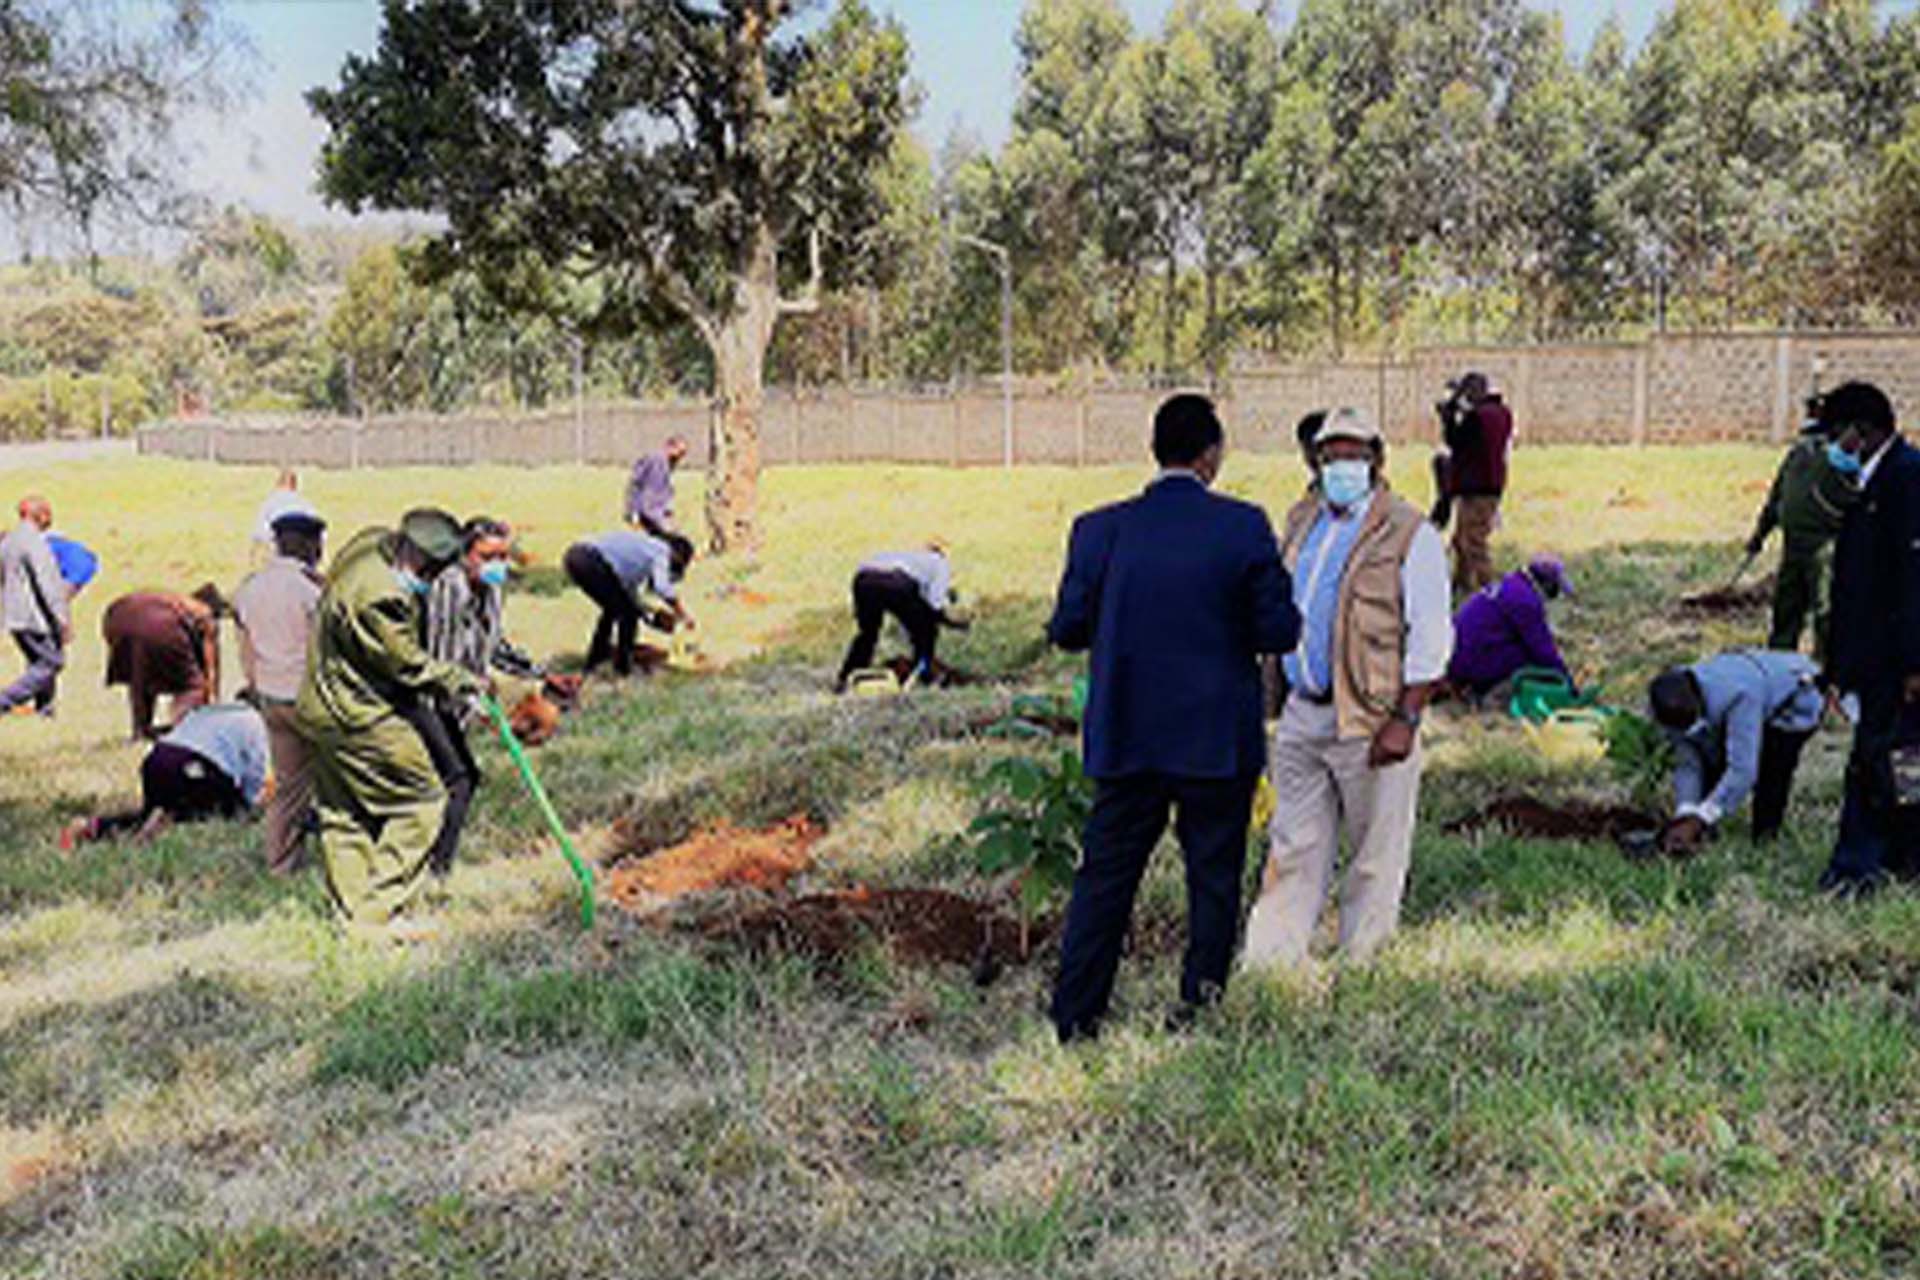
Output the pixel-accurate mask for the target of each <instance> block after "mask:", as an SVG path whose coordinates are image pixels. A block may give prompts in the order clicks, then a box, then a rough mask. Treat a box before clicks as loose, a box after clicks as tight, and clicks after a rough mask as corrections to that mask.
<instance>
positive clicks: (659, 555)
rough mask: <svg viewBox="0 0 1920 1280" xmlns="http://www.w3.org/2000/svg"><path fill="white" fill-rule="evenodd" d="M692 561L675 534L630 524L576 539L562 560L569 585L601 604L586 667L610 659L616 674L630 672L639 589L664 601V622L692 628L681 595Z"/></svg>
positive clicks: (687, 547)
mask: <svg viewBox="0 0 1920 1280" xmlns="http://www.w3.org/2000/svg"><path fill="white" fill-rule="evenodd" d="M691 563H693V543H692V541H691V540H689V539H687V538H684V537H681V536H680V535H679V534H669V535H667V536H666V537H664V538H658V537H655V536H654V535H653V534H650V533H639V532H637V531H634V530H630V529H615V530H613V531H612V532H610V533H602V534H597V535H595V536H594V537H591V538H587V539H584V540H582V541H580V542H576V543H574V544H573V545H572V546H571V547H568V548H567V554H566V556H565V558H564V559H562V561H561V565H562V567H564V568H565V569H566V571H567V577H568V578H570V579H572V581H573V585H574V586H576V587H578V588H580V590H582V591H584V592H585V593H586V595H587V598H588V599H589V600H592V601H593V602H594V603H595V604H597V605H599V606H600V618H599V620H598V621H597V622H595V623H594V626H593V639H592V641H591V642H590V643H589V644H588V646H587V663H586V667H585V671H586V673H587V674H592V672H593V670H594V668H596V667H598V666H599V665H600V664H601V663H603V662H605V661H607V660H608V659H609V658H611V659H612V660H613V673H614V674H615V675H617V676H629V675H632V674H633V647H634V643H635V641H636V640H637V639H638V637H639V630H640V619H641V617H642V615H643V613H644V610H642V608H641V606H640V592H641V590H642V589H645V590H647V591H650V592H651V593H652V594H653V595H655V596H657V597H659V599H661V600H662V601H665V603H666V606H667V608H668V609H669V610H671V612H670V613H669V614H668V615H667V618H666V621H667V623H668V625H669V627H671V626H672V625H674V624H678V625H681V626H685V627H687V628H688V629H690V630H691V629H692V628H693V626H694V621H693V615H692V614H691V613H688V612H687V606H686V605H685V604H684V603H683V602H682V601H681V599H680V586H679V584H680V582H681V580H682V579H684V578H685V577H686V576H687V566H688V565H689V564H691Z"/></svg>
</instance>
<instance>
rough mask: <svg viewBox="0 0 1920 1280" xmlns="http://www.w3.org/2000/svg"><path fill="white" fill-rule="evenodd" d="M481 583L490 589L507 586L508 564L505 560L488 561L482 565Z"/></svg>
mask: <svg viewBox="0 0 1920 1280" xmlns="http://www.w3.org/2000/svg"><path fill="white" fill-rule="evenodd" d="M480 581H482V582H484V583H486V584H487V585H488V586H490V587H504V586H506V585H507V562H506V561H505V560H488V561H487V562H485V563H484V564H482V565H481V566H480Z"/></svg>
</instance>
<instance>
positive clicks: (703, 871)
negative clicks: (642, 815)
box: [607, 817, 821, 912]
mask: <svg viewBox="0 0 1920 1280" xmlns="http://www.w3.org/2000/svg"><path fill="white" fill-rule="evenodd" d="M820 836H821V831H820V829H819V828H818V827H816V826H814V825H813V823H811V822H809V821H808V820H807V819H806V818H804V817H795V818H789V819H787V820H786V821H785V822H783V823H781V824H779V825H778V826H775V827H769V828H767V829H766V830H765V831H745V830H742V829H741V828H739V827H736V826H734V825H733V824H731V823H727V822H720V823H715V824H714V825H713V826H711V827H707V828H705V829H703V830H701V831H698V832H696V833H694V835H693V836H692V837H691V838H690V839H688V840H684V841H682V842H681V843H679V844H677V845H674V846H673V847H672V848H670V849H662V850H660V851H659V852H657V853H652V854H648V855H647V856H645V857H642V858H636V859H633V860H631V861H628V862H625V863H622V864H621V865H619V866H616V867H615V868H614V869H613V871H612V873H611V874H609V875H608V877H607V896H609V897H611V898H612V899H613V900H614V901H615V902H616V903H618V904H620V905H621V906H623V907H625V908H627V909H628V910H629V911H635V912H649V911H655V910H658V909H659V908H661V907H662V906H665V905H666V904H667V903H670V902H672V901H673V900H675V899H676V898H684V897H686V896H687V895H688V894H691V893H704V892H708V891H711V890H715V889H779V888H782V887H784V886H785V885H786V883H787V881H789V880H791V879H793V877H794V876H796V875H798V874H800V873H801V872H802V871H805V870H806V869H807V868H808V867H810V866H812V865H813V846H814V845H815V844H816V843H817V842H818V841H819V839H820Z"/></svg>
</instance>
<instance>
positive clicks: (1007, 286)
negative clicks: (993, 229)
mask: <svg viewBox="0 0 1920 1280" xmlns="http://www.w3.org/2000/svg"><path fill="white" fill-rule="evenodd" d="M953 238H954V239H955V240H958V241H959V242H960V243H962V244H966V245H971V246H973V247H974V248H976V249H978V250H980V251H981V252H983V253H990V254H992V255H993V256H994V257H995V258H996V259H997V260H998V261H999V263H1000V455H1001V459H1000V460H1001V465H1003V466H1006V467H1011V466H1013V255H1012V254H1011V253H1009V252H1007V247H1006V246H1005V245H1002V244H995V243H994V242H993V241H991V240H982V239H981V238H980V237H979V236H970V235H967V234H966V233H964V232H959V231H956V232H955V233H954V235H953Z"/></svg>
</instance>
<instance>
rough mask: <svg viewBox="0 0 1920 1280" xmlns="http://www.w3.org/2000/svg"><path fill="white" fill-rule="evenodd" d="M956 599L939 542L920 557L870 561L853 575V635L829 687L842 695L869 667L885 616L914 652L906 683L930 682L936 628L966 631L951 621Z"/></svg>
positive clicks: (894, 555)
mask: <svg viewBox="0 0 1920 1280" xmlns="http://www.w3.org/2000/svg"><path fill="white" fill-rule="evenodd" d="M958 598H959V597H958V596H957V595H955V593H954V590H953V566H952V564H951V563H949V562H948V559H947V546H946V543H944V542H942V541H940V540H939V539H938V538H935V539H933V540H931V541H929V542H928V543H927V545H926V547H925V549H923V550H920V551H883V552H881V553H880V554H879V555H876V556H872V557H870V558H869V559H868V560H867V561H866V562H865V563H863V564H862V565H861V566H860V568H859V569H858V570H857V571H856V572H855V573H854V575H853V619H854V625H855V627H856V628H858V629H857V630H856V631H855V632H854V636H853V643H851V644H849V645H848V646H847V656H846V659H845V660H844V661H843V662H841V664H840V674H839V676H838V677H837V678H836V679H835V680H834V682H833V687H834V691H835V692H836V693H839V692H844V691H845V690H846V687H847V680H848V678H849V677H850V676H852V675H853V673H854V672H856V671H860V670H863V669H865V668H867V667H871V666H872V665H873V651H874V649H875V648H876V647H877V646H878V645H879V643H880V628H881V627H882V626H884V625H885V624H886V620H887V615H888V614H892V615H893V616H894V617H896V618H898V619H899V620H900V625H901V626H902V627H904V628H906V632H907V640H908V642H909V643H910V644H912V646H913V670H912V671H911V673H909V676H908V679H909V680H914V679H918V680H929V679H931V678H932V676H933V663H934V650H935V649H936V648H938V647H939V644H940V628H941V627H953V628H954V629H956V630H959V631H964V630H966V629H967V627H968V626H969V625H971V624H970V623H969V622H968V621H967V620H966V619H964V618H959V617H955V616H954V613H953V607H954V603H955V601H956V600H957V599H958Z"/></svg>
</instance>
